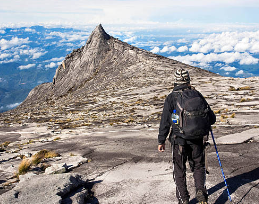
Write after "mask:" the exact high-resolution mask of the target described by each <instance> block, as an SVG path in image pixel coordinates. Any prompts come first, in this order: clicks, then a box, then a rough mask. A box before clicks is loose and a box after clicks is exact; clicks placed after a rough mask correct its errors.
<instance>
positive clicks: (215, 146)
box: [210, 130, 232, 202]
mask: <svg viewBox="0 0 259 204" xmlns="http://www.w3.org/2000/svg"><path fill="white" fill-rule="evenodd" d="M210 133H211V137H212V140H213V143H214V146H215V150H216V154H217V157H218V161H219V166H220V168H221V173H222V176H223V179H224V182H225V185H226V187H227V192H228V198H229V201H230V202H232V200H231V196H230V193H229V190H228V184H227V181H226V178H225V174H224V171H223V167H222V165H221V161H220V158H219V153H218V149H217V145H216V142H215V139H214V136H213V133H212V130H211V131H210Z"/></svg>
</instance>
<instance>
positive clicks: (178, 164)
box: [158, 69, 216, 204]
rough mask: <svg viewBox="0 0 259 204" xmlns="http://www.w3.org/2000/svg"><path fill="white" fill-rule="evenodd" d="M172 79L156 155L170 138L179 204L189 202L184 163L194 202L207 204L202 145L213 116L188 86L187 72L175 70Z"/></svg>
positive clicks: (202, 100) (162, 149)
mask: <svg viewBox="0 0 259 204" xmlns="http://www.w3.org/2000/svg"><path fill="white" fill-rule="evenodd" d="M174 76H175V83H174V89H173V91H172V93H170V94H169V95H168V96H167V98H166V99H165V103H164V108H163V112H162V116H161V121H160V127H159V134H158V151H160V152H164V151H165V141H166V138H167V136H169V140H170V142H171V145H172V155H173V156H172V157H173V158H172V161H173V176H174V181H175V183H176V197H177V199H178V201H179V204H188V203H189V199H190V195H189V192H188V190H187V185H186V162H187V161H188V162H189V165H190V168H191V171H192V172H193V177H194V182H195V187H196V199H197V201H198V203H199V204H207V202H208V193H207V189H206V186H205V179H206V170H205V141H206V140H207V138H208V135H209V131H210V129H211V125H212V124H214V123H215V122H216V116H215V114H214V112H213V111H212V110H211V108H210V106H209V104H208V103H207V101H206V100H205V98H204V97H203V96H202V94H201V93H200V92H198V91H197V90H195V88H194V87H193V86H191V84H190V76H189V73H188V71H186V70H184V69H178V70H177V71H176V72H175V74H174Z"/></svg>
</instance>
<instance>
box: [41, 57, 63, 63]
mask: <svg viewBox="0 0 259 204" xmlns="http://www.w3.org/2000/svg"><path fill="white" fill-rule="evenodd" d="M64 59H65V57H54V58H52V59H50V60H45V61H44V62H53V61H54V62H57V61H58V62H60V61H61V62H62V61H63V60H64Z"/></svg>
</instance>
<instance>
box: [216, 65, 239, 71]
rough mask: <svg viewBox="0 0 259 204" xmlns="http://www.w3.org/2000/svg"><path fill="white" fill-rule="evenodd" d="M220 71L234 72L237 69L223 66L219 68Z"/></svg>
mask: <svg viewBox="0 0 259 204" xmlns="http://www.w3.org/2000/svg"><path fill="white" fill-rule="evenodd" d="M220 69H223V70H225V71H226V72H232V71H234V70H236V69H237V68H235V67H230V66H225V67H221V68H220Z"/></svg>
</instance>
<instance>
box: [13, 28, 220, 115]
mask: <svg viewBox="0 0 259 204" xmlns="http://www.w3.org/2000/svg"><path fill="white" fill-rule="evenodd" d="M177 68H184V69H187V70H188V71H189V72H190V75H191V78H199V77H214V76H219V75H217V74H215V73H212V72H209V71H206V70H203V69H200V68H197V67H193V66H190V65H187V64H183V63H181V62H178V61H175V60H172V59H169V58H166V57H163V56H160V55H156V54H153V53H151V52H148V51H146V50H143V49H140V48H137V47H134V46H132V45H129V44H127V43H125V42H122V41H120V40H118V39H116V38H114V37H112V36H110V35H108V34H107V33H106V32H105V31H104V29H103V27H102V26H101V25H98V26H97V27H96V28H95V30H94V31H93V32H92V34H91V35H90V37H89V38H88V40H87V42H86V44H85V45H84V46H83V47H81V48H79V49H77V50H74V51H73V52H72V53H70V54H68V55H67V56H66V58H65V60H64V61H63V62H62V64H61V65H59V67H58V68H57V70H56V74H55V76H54V78H53V83H44V84H41V85H38V86H36V87H35V88H34V89H33V90H32V91H31V92H30V93H29V95H28V97H27V98H26V99H25V101H24V102H23V103H22V104H21V105H20V106H18V107H17V108H16V109H14V110H12V111H11V112H13V113H16V114H18V115H19V113H21V112H23V113H30V112H34V113H35V114H36V115H41V114H43V115H44V114H47V113H48V112H52V111H54V112H55V114H54V115H57V114H58V113H60V114H67V112H66V110H67V109H69V110H70V109H71V107H73V106H76V107H78V106H80V108H79V109H80V110H81V109H88V108H87V107H88V106H87V107H85V106H84V105H86V104H88V105H89V103H96V100H97V99H96V97H99V96H101V95H102V97H104V99H102V100H105V98H106V97H107V96H108V95H110V97H112V95H111V94H113V93H114V92H116V94H121V95H124V94H127V91H128V90H129V89H132V88H134V89H137V90H138V91H140V92H141V90H148V89H151V87H154V86H159V87H162V89H164V88H163V87H168V86H171V87H172V85H173V80H174V79H173V73H174V71H175V70H176V69H177ZM106 99H107V98H106ZM110 100H116V97H115V99H110ZM125 100H126V99H125ZM161 101H163V100H161ZM107 102H108V99H107ZM66 106H69V107H70V108H66ZM57 109H58V110H57ZM72 109H74V108H72ZM129 110H130V108H128V111H129ZM98 111H99V110H98ZM40 112H41V113H40ZM43 115H41V116H42V117H43ZM26 117H27V116H26ZM48 117H51V116H48ZM62 117H64V115H63V116H62ZM119 117H120V116H119ZM45 119H46V118H45ZM45 119H44V120H45Z"/></svg>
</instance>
